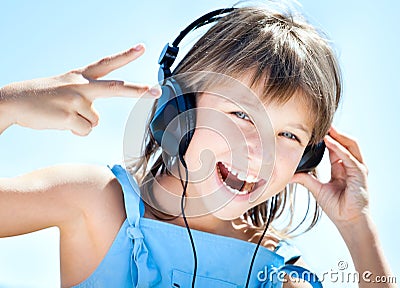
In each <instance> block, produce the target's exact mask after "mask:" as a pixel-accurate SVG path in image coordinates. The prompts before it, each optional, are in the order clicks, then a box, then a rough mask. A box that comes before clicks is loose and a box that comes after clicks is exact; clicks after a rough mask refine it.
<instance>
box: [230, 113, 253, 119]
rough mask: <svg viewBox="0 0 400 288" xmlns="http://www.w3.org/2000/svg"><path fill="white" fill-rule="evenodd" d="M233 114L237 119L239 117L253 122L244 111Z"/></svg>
mask: <svg viewBox="0 0 400 288" xmlns="http://www.w3.org/2000/svg"><path fill="white" fill-rule="evenodd" d="M232 114H234V115H235V116H236V117H238V118H240V119H243V120H247V121H251V120H250V117H249V115H247V114H246V113H244V112H243V111H236V112H232Z"/></svg>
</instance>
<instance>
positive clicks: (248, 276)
mask: <svg viewBox="0 0 400 288" xmlns="http://www.w3.org/2000/svg"><path fill="white" fill-rule="evenodd" d="M274 200H275V198H273V199H271V203H270V207H269V214H268V219H267V223H266V224H265V228H264V232H263V234H262V235H261V237H260V239H259V240H258V243H257V246H256V249H255V250H254V253H253V257H252V259H251V263H250V267H249V272H248V273H247V280H246V285H245V288H248V287H249V282H250V275H251V270H252V269H253V265H254V260H255V259H256V254H257V251H258V248H259V247H260V245H261V241H262V240H263V239H264V236H265V233H267V230H268V227H269V224H270V223H271V220H272V212H273V209H274V207H275V203H273V202H272V201H274Z"/></svg>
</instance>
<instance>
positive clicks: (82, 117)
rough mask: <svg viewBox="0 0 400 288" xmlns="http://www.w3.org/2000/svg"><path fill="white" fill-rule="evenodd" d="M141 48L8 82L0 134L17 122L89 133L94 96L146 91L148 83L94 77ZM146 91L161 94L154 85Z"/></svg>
mask: <svg viewBox="0 0 400 288" xmlns="http://www.w3.org/2000/svg"><path fill="white" fill-rule="evenodd" d="M144 50H145V49H144V46H143V45H142V44H138V45H136V46H135V47H133V48H131V49H129V50H127V51H125V52H122V53H119V54H116V55H113V56H109V57H106V58H104V59H101V60H100V61H98V62H96V63H93V64H91V65H88V66H87V67H84V68H80V69H76V70H73V71H70V72H68V73H66V74H63V75H60V76H55V77H50V78H41V79H34V80H29V81H23V82H18V83H12V84H10V85H7V86H5V87H3V88H1V89H0V108H1V109H0V110H1V112H2V113H1V115H0V117H1V118H2V119H0V120H1V121H0V126H2V127H0V133H1V132H2V131H3V130H4V129H5V128H7V127H8V126H10V125H12V124H18V125H21V126H25V127H30V128H34V129H60V130H71V131H72V133H74V134H76V135H80V136H84V135H87V134H89V133H90V131H91V130H92V128H93V127H94V126H96V125H97V124H98V121H99V115H98V113H97V111H96V110H95V109H94V108H93V105H92V104H93V101H94V100H95V99H97V98H105V97H113V96H126V97H139V96H141V95H142V94H143V93H145V92H148V90H149V86H148V85H139V84H131V83H125V82H123V81H117V80H98V79H99V78H101V77H103V76H105V75H107V74H108V73H110V72H111V71H113V70H115V69H118V68H120V67H122V66H124V65H126V64H128V63H129V62H131V61H133V60H135V59H136V58H138V57H139V56H141V55H142V54H143V53H144ZM149 92H150V94H151V95H152V96H154V97H157V96H159V95H160V94H161V91H160V89H159V88H157V87H154V88H151V89H150V91H149ZM150 94H147V95H150Z"/></svg>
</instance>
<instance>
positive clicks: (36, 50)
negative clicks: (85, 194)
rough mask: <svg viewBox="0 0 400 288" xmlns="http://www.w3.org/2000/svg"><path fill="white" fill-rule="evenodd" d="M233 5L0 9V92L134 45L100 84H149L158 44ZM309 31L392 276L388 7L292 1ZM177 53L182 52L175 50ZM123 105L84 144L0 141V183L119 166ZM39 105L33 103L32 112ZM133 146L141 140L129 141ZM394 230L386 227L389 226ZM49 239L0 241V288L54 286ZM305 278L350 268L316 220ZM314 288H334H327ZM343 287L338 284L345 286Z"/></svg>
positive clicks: (28, 4)
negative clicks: (364, 173) (361, 173)
mask: <svg viewBox="0 0 400 288" xmlns="http://www.w3.org/2000/svg"><path fill="white" fill-rule="evenodd" d="M234 2H236V1H228V0H224V1H218V3H219V4H218V5H216V4H215V1H192V2H189V1H183V0H179V1H178V0H173V1H171V0H170V1H154V0H153V1H122V0H114V1H77V0H74V1H72V0H71V1H50V0H49V1H44V0H43V1H28V0H25V1H22V0H19V1H18V0H15V1H11V0H5V1H2V2H1V3H0V11H1V17H0V37H1V44H0V65H1V66H0V67H1V68H0V86H2V85H5V84H7V83H9V82H12V81H18V80H24V79H31V78H35V77H45V76H51V75H55V74H60V73H63V72H66V71H68V70H70V69H72V68H76V67H79V66H83V65H86V64H88V63H90V62H92V61H95V60H98V59H100V58H101V57H103V56H106V55H108V54H113V53H116V52H118V51H121V50H124V49H127V48H129V47H130V46H132V45H134V44H135V43H137V42H143V43H145V44H146V46H147V52H146V54H145V55H144V56H143V57H142V58H141V59H139V60H138V61H136V62H135V63H132V64H130V65H128V66H127V67H125V68H123V69H121V70H119V71H117V72H115V73H113V74H112V75H111V76H110V77H108V78H120V79H123V80H126V81H131V82H146V83H150V84H153V83H155V81H156V79H157V69H158V68H157V59H158V56H159V53H160V51H161V49H162V47H163V46H164V45H165V43H166V42H168V41H171V40H173V39H174V38H175V37H176V36H177V34H178V33H179V31H181V30H182V28H184V27H185V26H186V25H187V24H188V23H190V22H191V21H192V20H193V19H194V18H196V17H198V16H200V15H201V14H203V13H205V12H208V11H210V10H212V9H214V8H221V7H225V6H231V5H232V4H233V3H234ZM299 2H300V3H301V4H302V6H303V10H304V11H305V13H306V15H307V16H308V18H309V19H310V21H311V22H313V23H315V24H317V25H318V26H319V27H320V28H322V29H323V30H324V31H325V32H327V34H328V35H329V37H330V38H331V39H332V41H333V45H334V46H335V49H336V50H337V52H338V57H339V60H340V64H341V67H342V71H343V79H344V93H343V94H344V97H343V101H342V103H341V105H340V108H339V111H338V113H337V115H336V118H335V121H334V122H335V124H336V126H337V128H338V129H341V130H342V131H345V132H346V133H348V134H351V135H353V136H354V137H356V138H357V139H358V140H359V143H360V145H361V148H362V151H363V154H364V157H365V161H366V163H367V165H368V167H369V188H370V192H371V213H372V215H373V217H374V219H375V222H376V223H377V226H378V230H379V233H380V238H381V241H382V244H383V247H384V250H385V252H386V255H387V257H388V259H389V262H390V264H391V266H392V269H393V271H394V272H395V274H396V275H397V276H398V281H399V277H400V260H399V259H400V257H399V256H400V255H399V252H398V248H397V245H398V243H400V235H399V232H398V227H399V225H398V221H397V219H398V216H397V213H396V212H395V211H398V203H400V196H399V194H400V192H399V189H398V187H397V186H398V183H397V180H396V179H398V173H397V169H398V163H400V156H399V152H398V147H397V143H398V142H399V140H400V137H399V132H400V129H399V127H398V124H397V123H399V120H395V119H397V118H398V115H399V113H398V109H399V106H400V100H399V97H400V95H399V94H400V89H399V86H398V82H399V76H400V75H399V72H398V67H399V66H400V56H399V53H398V49H399V44H400V41H399V36H398V35H399V34H398V31H397V28H398V26H399V25H398V23H397V21H396V19H397V18H398V15H397V14H398V11H400V7H399V6H400V5H399V4H398V1H389V0H385V1H379V4H378V1H371V0H368V1H361V0H357V1H344V0H335V1H333V0H332V1H311V0H307V1H306V0H303V1H302V0H300V1H299ZM187 45H189V44H188V43H187ZM133 104H134V101H133V100H131V99H103V100H98V102H96V104H95V106H96V108H97V109H98V111H99V112H100V115H101V119H100V125H99V127H97V128H96V129H95V130H94V131H93V133H92V134H91V135H90V136H89V137H86V138H80V137H76V136H74V135H72V134H71V133H69V132H59V131H33V130H29V129H25V128H21V127H12V128H11V129H9V130H7V131H6V132H5V133H3V135H1V140H0V143H1V144H0V145H1V149H0V159H1V164H0V173H1V174H0V175H1V176H2V177H3V176H4V177H6V176H14V175H18V174H20V173H24V172H28V171H31V170H33V169H37V168H40V167H44V166H48V165H53V164H56V163H63V162H89V163H96V164H100V165H105V164H110V163H113V162H115V161H119V159H120V158H121V155H122V138H123V133H124V125H125V121H126V119H127V118H128V115H129V112H130V110H131V108H132V106H133ZM38 105H39V103H38ZM396 116H397V117H396ZM132 137H137V139H138V141H141V137H142V135H132ZM396 227H397V228H396ZM57 237H58V232H57V230H56V229H52V230H47V231H42V232H39V233H34V234H33V235H27V236H22V237H17V238H10V239H0V287H57V285H59V284H58V283H59V282H58V281H59V274H58V265H59V264H58V258H57V257H58V250H57V249H58V244H57ZM295 242H296V243H297V245H298V246H299V247H300V248H301V250H302V251H303V254H304V256H305V259H306V261H307V262H308V263H309V265H310V266H311V267H312V268H314V270H315V271H317V272H320V273H322V272H324V271H329V270H330V269H336V270H337V262H338V261H340V260H344V261H350V256H349V254H348V252H347V250H346V247H345V244H344V243H343V241H342V240H341V238H340V235H339V234H338V232H337V231H336V229H335V227H334V226H333V224H332V223H330V222H329V220H328V219H327V217H323V218H322V221H321V223H319V225H318V226H317V227H316V228H315V229H314V230H313V231H312V232H310V233H307V234H305V235H303V236H301V237H299V238H296V239H295ZM326 287H342V286H341V285H340V284H332V283H328V284H327V285H326ZM346 287H347V286H346Z"/></svg>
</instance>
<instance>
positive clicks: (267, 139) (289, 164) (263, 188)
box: [185, 84, 312, 220]
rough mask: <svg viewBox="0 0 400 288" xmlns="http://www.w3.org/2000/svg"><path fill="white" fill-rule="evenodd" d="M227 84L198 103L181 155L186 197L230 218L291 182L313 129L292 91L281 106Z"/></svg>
mask: <svg viewBox="0 0 400 288" xmlns="http://www.w3.org/2000/svg"><path fill="white" fill-rule="evenodd" d="M240 86H242V87H243V85H242V84H241V85H236V86H235V84H233V85H228V86H225V87H218V88H217V89H213V92H212V93H208V92H207V93H202V94H201V95H199V96H198V99H197V111H196V112H197V120H196V130H195V132H194V135H193V138H192V140H191V142H190V144H189V147H188V149H187V152H186V154H185V160H186V163H187V166H188V171H189V183H190V184H189V190H188V192H189V193H188V195H187V196H188V197H189V198H190V197H195V198H196V199H197V200H199V199H201V201H202V202H203V204H204V206H205V207H206V210H207V211H209V213H212V214H213V215H214V216H216V217H218V218H220V219H223V220H229V219H235V218H237V217H239V216H241V215H242V214H243V213H245V212H246V211H247V210H249V209H250V208H251V207H254V206H256V205H258V204H260V203H262V202H264V201H266V200H267V199H269V198H271V197H272V196H274V195H275V194H277V193H279V192H280V191H282V190H283V189H284V188H285V186H286V185H287V184H288V183H289V182H290V181H291V179H292V177H293V175H294V172H295V170H296V168H297V166H298V164H299V162H300V159H301V156H302V155H303V152H304V149H305V147H306V146H307V144H308V142H309V140H310V137H311V131H312V121H311V119H310V118H311V117H310V110H309V109H308V107H307V105H306V104H305V103H304V101H302V95H301V94H300V93H295V94H294V95H293V97H292V98H291V99H290V100H289V101H287V102H286V103H285V104H274V103H268V104H265V103H262V102H261V101H260V100H259V97H258V96H257V95H261V94H260V93H261V92H260V91H257V90H258V89H255V90H254V91H248V89H247V88H246V89H247V91H245V90H243V88H242V87H240Z"/></svg>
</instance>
